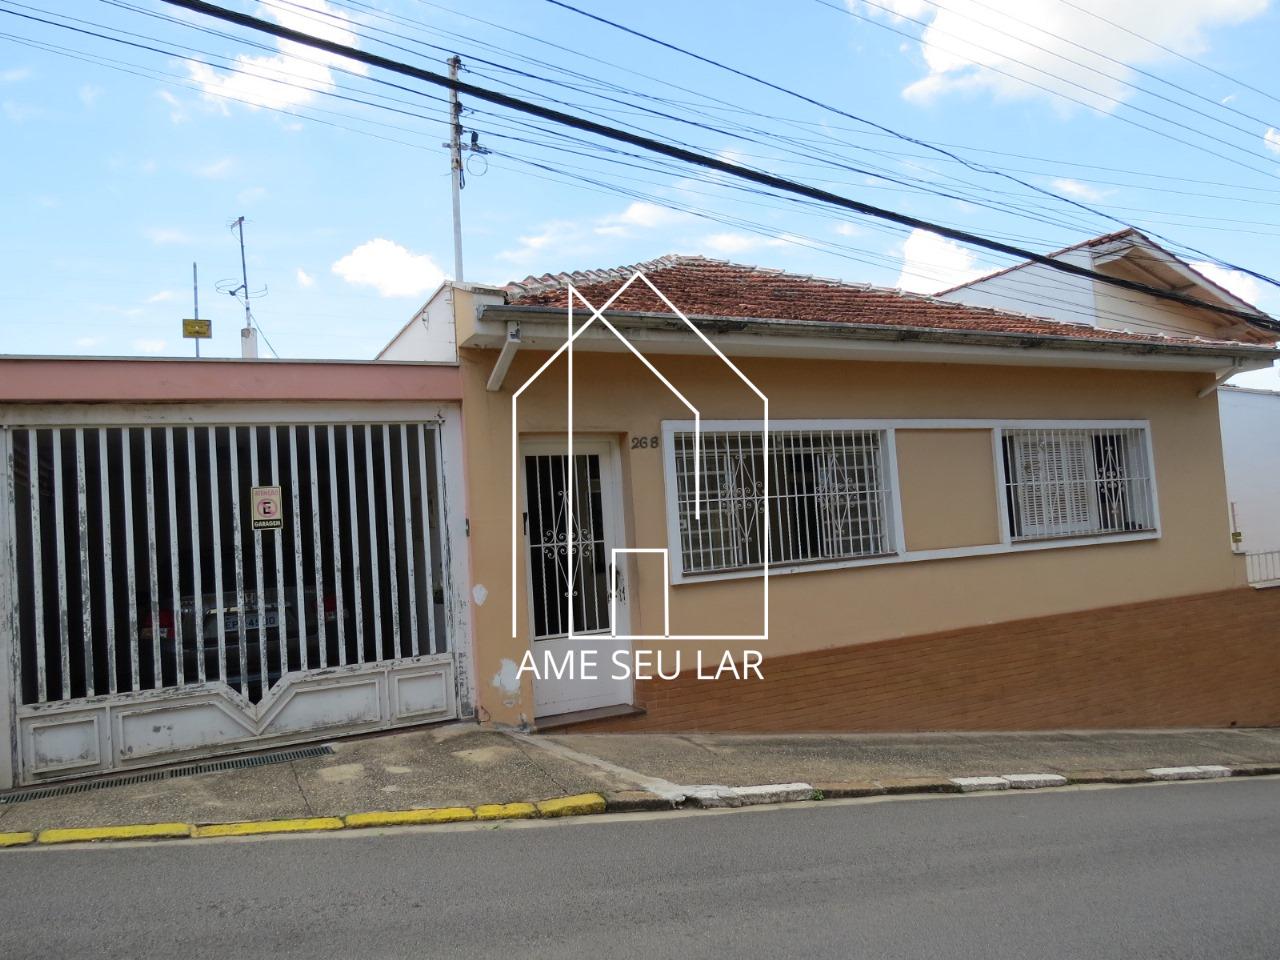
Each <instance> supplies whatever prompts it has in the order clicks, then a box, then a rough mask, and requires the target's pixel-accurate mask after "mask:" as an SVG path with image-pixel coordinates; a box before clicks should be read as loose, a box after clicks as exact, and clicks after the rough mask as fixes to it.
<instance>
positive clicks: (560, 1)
mask: <svg viewBox="0 0 1280 960" xmlns="http://www.w3.org/2000/svg"><path fill="white" fill-rule="evenodd" d="M165 2H170V0H165ZM546 2H547V3H550V4H552V5H553V6H557V7H561V8H562V9H565V10H569V11H572V12H573V13H576V14H579V15H580V16H584V17H587V18H588V19H590V20H595V21H597V22H599V23H603V24H606V25H608V26H610V27H613V28H614V29H617V30H621V31H622V32H624V33H628V34H630V35H632V36H635V37H639V38H641V39H644V40H647V41H649V42H650V43H655V44H657V45H658V46H661V47H664V48H666V49H668V50H673V51H675V52H677V53H681V54H683V55H685V56H688V57H692V58H693V59H695V60H698V61H700V62H702V63H706V64H708V65H710V66H713V67H716V68H717V69H720V70H725V71H728V72H729V73H732V74H735V75H736V76H739V77H742V78H744V79H747V80H750V81H752V82H754V83H758V84H760V85H762V86H765V87H768V88H769V89H771V90H775V91H777V92H779V93H783V94H785V95H787V96H790V97H794V98H796V99H798V100H801V101H803V102H805V103H808V104H811V105H813V106H816V107H819V108H820V109H823V110H827V111H830V112H832V113H835V114H838V115H839V116H843V117H847V118H848V119H850V120H855V121H857V122H859V123H865V124H867V125H869V126H872V127H875V128H876V129H878V130H882V131H884V132H886V133H890V134H892V135H893V136H895V137H898V138H900V139H903V140H906V141H908V142H910V143H915V144H917V145H918V146H922V147H925V148H926V149H929V150H933V151H935V152H938V153H942V154H944V155H946V156H949V157H951V158H952V159H954V160H957V161H959V162H960V163H963V164H965V165H966V166H968V167H969V168H970V169H974V170H980V171H981V172H984V173H991V174H994V175H996V176H1000V177H1004V178H1005V179H1008V180H1012V181H1013V182H1014V183H1018V184H1021V185H1022V186H1024V187H1027V188H1028V189H1030V190H1034V191H1035V192H1037V193H1042V194H1044V195H1045V196H1049V197H1053V198H1054V199H1056V200H1059V201H1061V202H1063V203H1067V204H1070V205H1071V206H1074V207H1078V208H1080V209H1082V210H1086V211H1088V212H1089V213H1092V214H1093V215H1095V216H1098V217H1102V218H1104V219H1106V220H1110V221H1111V222H1113V223H1116V224H1120V225H1123V226H1126V227H1127V226H1129V224H1128V223H1126V222H1125V221H1124V220H1121V219H1119V218H1118V217H1113V216H1111V215H1110V214H1107V213H1103V212H1102V211H1099V210H1096V209H1094V208H1093V207H1091V206H1089V205H1088V204H1086V203H1081V202H1080V201H1078V200H1073V199H1071V198H1070V197H1064V196H1062V195H1061V194H1057V193H1054V192H1053V191H1052V190H1046V189H1044V188H1043V187H1039V186H1037V185H1035V184H1033V183H1029V182H1027V181H1026V180H1022V179H1020V178H1018V177H1014V176H1012V175H1010V174H1008V173H1005V172H1004V171H1001V170H998V169H995V168H991V167H979V166H978V165H976V164H973V163H971V162H970V161H968V160H965V159H963V158H962V157H959V156H957V155H956V154H954V153H951V152H950V151H948V150H944V149H942V148H941V147H938V146H936V145H935V144H931V143H929V142H928V141H925V140H920V139H918V138H915V137H911V136H908V135H906V134H902V133H899V132H898V131H896V130H893V129H891V128H890V127H886V126H884V125H883V124H879V123H875V122H874V121H871V120H867V119H865V118H863V117H859V116H858V115H856V114H853V113H849V112H848V111H847V110H842V109H841V108H839V107H836V106H832V105H831V104H827V103H823V102H822V101H820V100H817V99H815V98H813V97H810V96H808V95H807V94H804V93H800V92H798V91H796V90H792V89H790V88H788V87H784V86H781V85H780V84H777V83H774V82H772V81H771V80H766V79H764V78H762V77H759V76H756V75H755V74H751V73H748V72H746V71H745V70H740V69H738V68H737V67H733V66H730V65H728V64H725V63H721V62H720V61H718V60H713V59H711V58H710V57H705V56H703V55H702V54H700V53H695V52H693V51H692V50H687V49H685V48H684V47H680V46H677V45H676V44H673V43H670V42H668V41H666V40H660V39H658V38H657V37H654V36H652V35H650V34H647V33H643V32H641V31H639V30H635V29H633V28H631V27H628V26H625V25H624V24H621V23H618V22H617V21H614V20H609V19H607V18H605V17H601V16H598V15H597V14H594V13H591V12H589V11H586V10H582V9H580V8H579V7H575V6H573V5H572V4H569V3H565V2H564V0H546ZM820 2H823V0H820ZM841 9H843V8H841ZM1127 122H1129V123H1131V124H1134V125H1136V126H1143V125H1142V124H1139V123H1137V121H1133V120H1128V121H1127ZM1232 162H1235V163H1237V164H1239V165H1240V166H1245V167H1247V168H1248V169H1250V170H1254V171H1255V172H1258V173H1266V171H1261V170H1257V169H1256V168H1254V167H1248V165H1247V164H1243V163H1240V162H1239V161H1232ZM1149 232H1150V233H1151V234H1152V236H1154V237H1157V238H1158V239H1160V240H1163V241H1165V242H1166V243H1169V244H1171V245H1179V244H1174V243H1173V241H1170V240H1169V239H1168V238H1166V237H1163V236H1161V235H1160V234H1158V233H1156V232H1155V231H1149ZM1180 246H1183V247H1184V249H1187V250H1191V251H1193V252H1195V253H1196V254H1198V255H1200V256H1202V257H1204V258H1205V259H1209V260H1212V259H1215V258H1214V257H1211V256H1210V255H1209V254H1206V253H1204V252H1203V251H1201V250H1197V249H1196V248H1194V247H1189V246H1186V245H1180ZM1219 262H1221V263H1222V264H1223V265H1224V266H1227V267H1230V268H1231V269H1233V270H1238V271H1240V272H1241V273H1247V274H1248V275H1249V276H1252V277H1254V278H1256V279H1258V280H1262V281H1264V282H1266V283H1269V284H1271V285H1273V286H1277V287H1280V281H1277V280H1275V279H1273V278H1271V277H1269V276H1267V275H1265V274H1263V273H1259V272H1257V271H1255V270H1252V269H1250V268H1248V267H1242V266H1238V265H1236V264H1233V263H1229V262H1225V261H1219Z"/></svg>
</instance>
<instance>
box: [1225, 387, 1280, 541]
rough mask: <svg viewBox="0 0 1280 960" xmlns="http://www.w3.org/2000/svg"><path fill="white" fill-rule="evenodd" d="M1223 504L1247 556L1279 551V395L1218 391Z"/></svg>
mask: <svg viewBox="0 0 1280 960" xmlns="http://www.w3.org/2000/svg"><path fill="white" fill-rule="evenodd" d="M1218 408H1219V412H1220V414H1221V417H1222V452H1223V460H1224V461H1225V463H1226V468H1227V499H1228V500H1230V501H1231V502H1233V503H1234V504H1235V508H1236V524H1237V527H1238V529H1239V530H1240V531H1241V532H1242V533H1243V534H1244V544H1243V546H1244V549H1245V550H1246V551H1247V552H1249V553H1258V552H1265V551H1268V550H1280V393H1276V392H1271V391H1256V390H1241V389H1236V388H1232V387H1224V388H1222V389H1221V390H1219V391H1218Z"/></svg>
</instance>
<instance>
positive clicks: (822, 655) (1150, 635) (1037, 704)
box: [574, 588, 1280, 733]
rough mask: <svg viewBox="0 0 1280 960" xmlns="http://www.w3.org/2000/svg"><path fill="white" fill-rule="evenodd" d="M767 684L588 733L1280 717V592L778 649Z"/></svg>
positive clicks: (708, 687)
mask: <svg viewBox="0 0 1280 960" xmlns="http://www.w3.org/2000/svg"><path fill="white" fill-rule="evenodd" d="M760 646H761V648H762V649H763V650H764V651H765V662H764V676H765V679H764V680H763V681H760V680H750V681H728V680H716V681H712V680H701V681H700V680H696V679H694V678H693V677H691V676H689V675H687V674H683V675H681V676H680V677H679V678H677V679H676V680H672V681H645V682H642V683H639V684H637V687H636V697H637V702H638V703H639V705H640V706H643V707H644V708H645V709H646V711H647V712H646V713H645V714H644V715H640V716H634V717H623V718H615V719H608V720H601V721H597V722H594V723H589V724H583V725H581V726H577V727H575V728H574V732H575V733H576V732H579V731H581V732H583V733H588V732H592V733H594V732H617V733H627V732H640V731H695V730H703V731H743V732H761V733H768V732H775V733H777V732H797V731H820V730H828V731H897V730H900V731H910V730H1042V729H1063V728H1107V727H1110V728H1124V727H1182V726H1186V727H1226V726H1230V725H1232V724H1235V725H1238V726H1242V727H1246V726H1272V725H1280V588H1278V589H1272V590H1252V589H1241V590H1230V591H1226V592H1222V593H1211V594H1202V595H1198V596H1190V597H1177V598H1174V599H1170V600H1161V601H1158V602H1154V603H1141V604H1129V605H1125V606H1120V607H1107V608H1104V609H1100V610H1088V611H1083V612H1080V613H1072V614H1067V615H1062V616H1054V617H1042V618H1037V619H1033V620H1018V621H1013V622H1009V623H1000V624H994V625H991V626H985V627H974V628H968V629H964V630H952V631H947V632H945V633H934V634H929V635H926V636H916V637H907V638H904V639H899V640H886V641H883V642H879V643H868V644H861V645H858V646H848V647H835V648H831V649H827V650H819V651H815V652H813V653H804V654H796V655H793V656H786V657H776V658H774V657H769V655H768V646H767V644H761V645H760Z"/></svg>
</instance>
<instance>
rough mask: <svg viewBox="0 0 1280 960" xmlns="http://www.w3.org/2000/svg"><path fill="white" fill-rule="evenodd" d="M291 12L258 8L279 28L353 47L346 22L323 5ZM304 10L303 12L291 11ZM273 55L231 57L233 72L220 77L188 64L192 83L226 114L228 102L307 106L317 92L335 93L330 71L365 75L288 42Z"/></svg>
mask: <svg viewBox="0 0 1280 960" xmlns="http://www.w3.org/2000/svg"><path fill="white" fill-rule="evenodd" d="M294 7H295V9H291V8H283V7H277V6H275V5H274V4H273V5H270V6H268V5H266V4H262V5H261V9H260V13H261V14H262V15H264V16H267V15H269V16H271V17H273V18H274V19H275V20H276V21H277V22H279V23H280V25H281V26H284V27H290V28H292V29H294V30H298V31H301V32H303V33H308V34H311V35H312V36H314V37H320V38H321V39H324V40H330V41H333V42H334V43H341V44H343V45H345V46H349V47H354V46H358V45H359V44H358V43H357V42H356V41H357V38H356V34H355V32H354V31H353V30H352V29H351V26H352V22H351V18H350V17H348V16H347V15H346V14H345V13H343V12H342V11H341V10H338V9H336V8H334V7H330V6H329V5H328V4H327V3H325V2H324V0H298V2H297V3H295V4H294ZM296 7H303V8H305V9H301V10H299V9H296ZM276 46H277V47H278V48H279V50H280V52H279V53H278V54H266V55H263V56H257V57H250V56H245V55H241V56H238V57H236V70H237V72H235V73H221V72H219V71H217V70H214V69H213V68H212V67H210V66H208V65H207V64H203V63H192V64H189V65H188V70H189V71H190V74H191V79H192V80H194V81H195V82H196V83H198V84H199V85H200V87H201V89H202V90H203V92H204V96H205V99H206V100H209V101H210V102H213V103H217V104H219V105H220V106H222V108H223V109H224V110H225V109H226V108H227V100H228V99H232V100H240V101H243V102H244V103H246V104H248V105H249V106H250V107H254V108H256V107H270V108H272V109H276V110H281V109H286V108H288V107H296V106H298V105H299V104H304V103H310V102H311V101H312V100H314V99H315V97H316V94H317V93H324V92H327V91H329V90H332V89H334V86H335V84H334V80H333V71H332V69H331V68H332V67H334V66H335V65H337V64H342V66H343V68H344V69H346V70H352V71H355V72H357V73H364V72H365V68H364V67H363V66H362V65H361V64H358V63H353V62H352V61H349V60H345V59H343V58H342V57H336V56H334V55H332V54H329V53H324V52H322V51H319V50H313V49H311V48H310V47H305V46H303V45H302V44H299V43H294V42H292V41H289V40H280V41H277V44H276Z"/></svg>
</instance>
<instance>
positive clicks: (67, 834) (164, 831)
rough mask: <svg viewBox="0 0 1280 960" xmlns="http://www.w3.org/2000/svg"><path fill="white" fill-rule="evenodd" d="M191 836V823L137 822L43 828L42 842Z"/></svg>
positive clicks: (38, 838)
mask: <svg viewBox="0 0 1280 960" xmlns="http://www.w3.org/2000/svg"><path fill="white" fill-rule="evenodd" d="M189 836H191V824H189V823H135V824H132V825H130V826H124V827H62V828H59V829H54V830H41V831H40V834H39V836H38V837H37V838H36V839H37V840H39V842H40V843H85V842H88V841H93V840H158V839H167V838H170V837H189Z"/></svg>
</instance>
